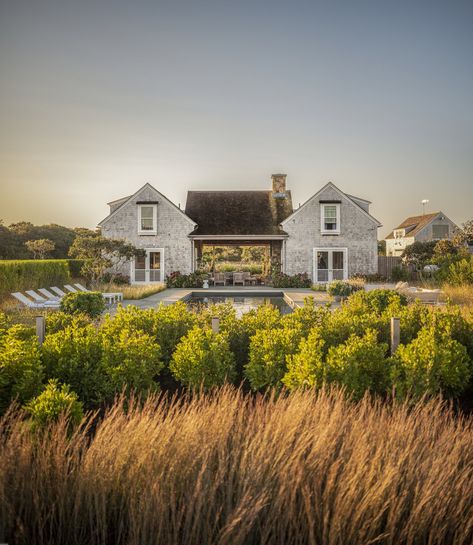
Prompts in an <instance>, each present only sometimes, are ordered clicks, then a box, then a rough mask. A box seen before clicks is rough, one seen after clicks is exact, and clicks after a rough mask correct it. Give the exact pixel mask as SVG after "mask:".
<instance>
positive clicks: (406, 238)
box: [385, 212, 458, 256]
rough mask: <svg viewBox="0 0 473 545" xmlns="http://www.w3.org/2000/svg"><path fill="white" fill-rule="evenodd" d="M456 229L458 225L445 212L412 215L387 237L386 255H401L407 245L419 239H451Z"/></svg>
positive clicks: (425, 240) (424, 240)
mask: <svg viewBox="0 0 473 545" xmlns="http://www.w3.org/2000/svg"><path fill="white" fill-rule="evenodd" d="M456 231H458V227H457V225H455V223H453V221H451V220H450V219H448V218H447V216H446V215H445V214H444V213H443V212H433V213H432V214H424V215H422V216H411V217H410V218H406V219H405V220H404V221H403V222H402V223H401V224H399V225H398V226H397V227H396V228H395V229H393V230H392V231H391V233H389V235H388V236H387V237H386V239H385V240H386V255H393V256H400V255H401V254H402V253H403V252H404V250H405V249H406V248H407V246H410V245H411V244H413V243H414V242H417V241H420V242H428V241H432V240H441V239H451V238H453V236H454V235H455V232H456Z"/></svg>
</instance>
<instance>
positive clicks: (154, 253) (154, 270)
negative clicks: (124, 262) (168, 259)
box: [131, 248, 164, 284]
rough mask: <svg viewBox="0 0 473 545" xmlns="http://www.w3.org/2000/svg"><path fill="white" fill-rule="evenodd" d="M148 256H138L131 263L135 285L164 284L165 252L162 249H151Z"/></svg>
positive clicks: (132, 279)
mask: <svg viewBox="0 0 473 545" xmlns="http://www.w3.org/2000/svg"><path fill="white" fill-rule="evenodd" d="M145 252H146V254H145V255H143V256H137V257H135V259H134V260H133V261H132V263H131V281H132V283H133V284H152V283H153V282H164V251H163V249H162V248H149V249H146V250H145Z"/></svg>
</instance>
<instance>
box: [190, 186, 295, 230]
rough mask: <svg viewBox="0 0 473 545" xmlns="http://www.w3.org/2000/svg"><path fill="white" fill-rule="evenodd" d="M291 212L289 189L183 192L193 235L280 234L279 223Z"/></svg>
mask: <svg viewBox="0 0 473 545" xmlns="http://www.w3.org/2000/svg"><path fill="white" fill-rule="evenodd" d="M292 212H293V209H292V199H291V192H290V191H286V193H273V192H272V191H188V192H187V202H186V215H187V216H189V217H190V218H191V219H192V220H193V221H195V222H196V223H197V227H196V229H195V230H194V231H193V233H192V234H193V235H284V234H285V233H284V231H283V230H282V229H281V227H280V226H279V224H280V223H281V221H283V220H284V219H286V218H287V217H288V216H290V215H291V214H292Z"/></svg>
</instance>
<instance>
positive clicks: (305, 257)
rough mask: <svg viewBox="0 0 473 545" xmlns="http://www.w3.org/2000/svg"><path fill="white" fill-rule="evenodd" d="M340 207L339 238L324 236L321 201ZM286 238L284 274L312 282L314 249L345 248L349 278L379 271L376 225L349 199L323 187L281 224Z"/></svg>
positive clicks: (329, 188)
mask: <svg viewBox="0 0 473 545" xmlns="http://www.w3.org/2000/svg"><path fill="white" fill-rule="evenodd" d="M321 200H322V201H323V200H327V201H330V200H333V201H335V200H337V201H341V203H340V234H339V235H323V234H321V230H320V201H321ZM283 229H284V230H285V231H286V233H287V234H288V235H289V238H288V239H287V241H286V250H285V272H286V273H287V274H291V275H292V274H297V273H308V274H309V276H310V277H311V278H312V279H313V280H314V278H313V253H314V248H347V249H348V276H353V275H355V274H375V273H377V271H378V236H377V225H376V223H375V222H374V221H373V219H372V218H370V217H369V216H367V215H366V214H365V213H364V212H363V210H361V209H360V207H359V206H358V205H356V204H354V203H353V202H352V201H351V200H350V199H348V198H347V197H346V196H344V195H343V194H341V193H340V192H339V191H337V190H336V189H335V188H333V187H330V186H328V187H326V188H325V189H324V190H323V191H321V192H320V193H319V194H318V195H317V196H316V197H315V198H312V199H311V200H309V201H308V202H307V203H306V204H305V205H304V206H303V207H302V208H301V209H300V210H299V211H298V212H297V213H295V214H294V215H293V216H292V217H290V218H288V219H287V220H286V221H285V222H283Z"/></svg>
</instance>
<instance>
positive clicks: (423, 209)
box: [420, 199, 429, 216]
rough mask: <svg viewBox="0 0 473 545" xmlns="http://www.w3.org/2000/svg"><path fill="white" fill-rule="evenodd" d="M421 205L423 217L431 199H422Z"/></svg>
mask: <svg viewBox="0 0 473 545" xmlns="http://www.w3.org/2000/svg"><path fill="white" fill-rule="evenodd" d="M420 203H421V204H422V215H423V216H425V205H426V204H429V199H422V200H421V201H420Z"/></svg>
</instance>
